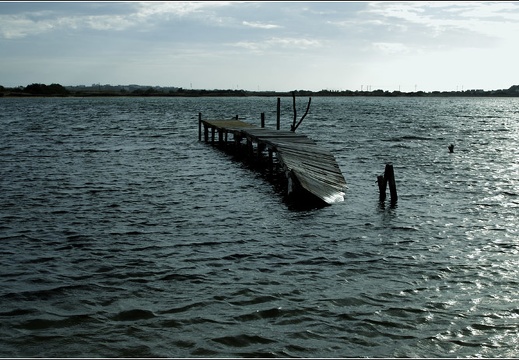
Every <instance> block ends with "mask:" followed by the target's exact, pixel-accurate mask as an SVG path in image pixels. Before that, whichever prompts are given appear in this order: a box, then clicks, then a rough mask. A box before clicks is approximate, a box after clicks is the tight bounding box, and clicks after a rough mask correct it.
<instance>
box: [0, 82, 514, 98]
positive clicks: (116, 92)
mask: <svg viewBox="0 0 519 360" xmlns="http://www.w3.org/2000/svg"><path fill="white" fill-rule="evenodd" d="M292 94H295V95H298V96H386V97H391V96H393V97H396V96H423V97H427V96H429V97H431V96H435V97H442V96H471V97H484V96H499V97H519V85H513V86H511V87H510V88H508V89H501V90H490V91H485V90H462V91H432V92H424V91H415V92H401V91H384V90H380V89H378V90H373V91H358V90H356V91H351V90H320V91H309V90H294V91H289V92H277V91H247V90H230V89H228V90H218V89H215V90H204V89H189V90H188V89H183V88H161V87H144V86H143V87H138V88H137V89H134V90H132V91H129V90H127V89H126V88H125V87H104V88H102V87H100V86H99V87H96V86H91V87H86V86H82V87H68V88H67V87H65V86H62V85H60V84H55V83H53V84H50V85H45V84H39V83H33V84H30V85H27V86H25V87H22V86H19V87H14V88H8V87H4V86H1V85H0V97H2V96H5V97H34V96H37V97H58V96H59V97H88V96H170V97H202V96H205V97H206V96H234V97H240V96H241V97H246V96H292Z"/></svg>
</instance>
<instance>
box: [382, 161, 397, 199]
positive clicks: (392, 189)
mask: <svg viewBox="0 0 519 360" xmlns="http://www.w3.org/2000/svg"><path fill="white" fill-rule="evenodd" d="M384 177H385V178H386V181H387V183H388V184H389V193H390V194H391V204H392V205H394V204H396V202H397V200H398V195H397V193H396V183H395V172H394V170H393V164H391V163H389V164H386V169H385V171H384Z"/></svg>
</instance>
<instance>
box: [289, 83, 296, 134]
mask: <svg viewBox="0 0 519 360" xmlns="http://www.w3.org/2000/svg"><path fill="white" fill-rule="evenodd" d="M292 107H293V108H294V121H293V122H292V126H291V127H290V131H296V121H297V110H296V93H295V92H294V91H292Z"/></svg>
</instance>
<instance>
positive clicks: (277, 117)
mask: <svg viewBox="0 0 519 360" xmlns="http://www.w3.org/2000/svg"><path fill="white" fill-rule="evenodd" d="M276 112H277V113H276V130H279V129H280V123H281V98H278V105H277V111H276Z"/></svg>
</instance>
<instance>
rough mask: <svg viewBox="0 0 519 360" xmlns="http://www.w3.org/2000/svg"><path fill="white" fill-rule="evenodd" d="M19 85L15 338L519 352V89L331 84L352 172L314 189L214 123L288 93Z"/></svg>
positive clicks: (339, 142) (4, 349) (12, 222)
mask: <svg viewBox="0 0 519 360" xmlns="http://www.w3.org/2000/svg"><path fill="white" fill-rule="evenodd" d="M0 101H1V103H2V110H3V111H2V112H0V123H1V124H2V132H1V133H0V140H1V141H0V190H1V192H0V205H1V207H0V256H1V259H2V267H0V276H1V279H2V280H1V282H2V287H1V288H0V301H1V303H2V308H1V309H0V336H1V337H0V338H1V339H2V340H0V345H1V346H0V349H1V350H0V355H1V356H4V357H515V356H516V355H517V352H518V350H519V343H518V340H517V339H518V334H519V326H518V325H517V318H518V316H519V310H518V308H517V304H516V299H517V296H518V290H517V289H518V285H519V281H518V280H517V279H518V273H517V269H518V267H517V264H518V261H517V256H518V255H519V237H518V231H517V223H518V222H519V221H518V220H519V218H518V214H519V212H518V207H519V191H518V189H519V186H518V184H519V160H518V159H519V158H518V156H517V148H518V145H519V144H518V143H519V123H518V117H517V115H518V114H519V102H518V101H517V100H516V99H451V98H447V99H416V98H409V99H372V98H315V99H313V102H312V108H311V113H310V114H309V116H308V118H307V119H305V122H304V123H303V124H302V125H301V127H300V128H299V129H298V131H301V132H304V133H307V134H310V135H311V137H312V138H314V139H315V140H316V141H318V142H319V143H321V144H322V145H323V146H325V147H327V148H328V149H330V150H331V151H332V152H333V154H334V155H335V156H336V158H337V161H338V162H339V165H340V167H341V169H342V170H343V173H344V175H345V178H346V180H347V182H348V189H347V192H346V201H345V202H344V203H340V204H336V205H334V206H332V207H328V208H325V209H320V210H310V211H295V210H293V209H291V208H290V207H288V206H286V204H284V203H283V201H282V197H281V196H280V194H278V193H277V190H276V189H275V188H274V187H272V186H271V185H270V184H268V183H266V182H265V180H264V179H263V178H262V177H261V175H259V174H257V173H254V172H251V171H250V170H249V169H248V168H247V167H246V166H245V165H242V164H240V163H236V162H233V161H231V160H230V159H229V158H228V156H227V155H225V154H222V153H219V152H218V151H215V150H214V149H211V148H210V147H209V146H207V145H205V144H202V143H199V142H198V128H197V119H198V112H202V113H203V114H204V115H205V116H207V117H215V118H217V117H223V118H228V117H231V116H234V115H236V114H239V116H240V118H243V119H245V120H246V121H250V122H253V123H256V124H257V123H259V115H260V113H261V112H265V114H266V119H267V126H270V127H273V126H275V109H276V99H275V98H245V99H230V98H197V99H171V98H141V99H120V98H100V99H68V98H65V99H1V100H0ZM301 106H302V107H303V108H304V107H305V106H306V99H305V101H304V103H303V99H301ZM303 110H304V109H303ZM291 121H292V101H291V99H288V98H287V99H282V124H284V125H285V127H287V128H288V126H289V124H290V123H291ZM451 143H453V144H455V151H454V153H453V154H449V153H448V151H447V146H448V145H449V144H451ZM387 162H392V163H393V164H394V167H395V174H396V178H397V188H398V192H399V201H398V204H397V206H396V207H394V208H391V207H389V206H388V204H383V205H381V204H379V202H378V194H377V186H376V183H375V181H376V176H377V175H378V174H380V173H382V172H383V170H384V166H385V163H387Z"/></svg>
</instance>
